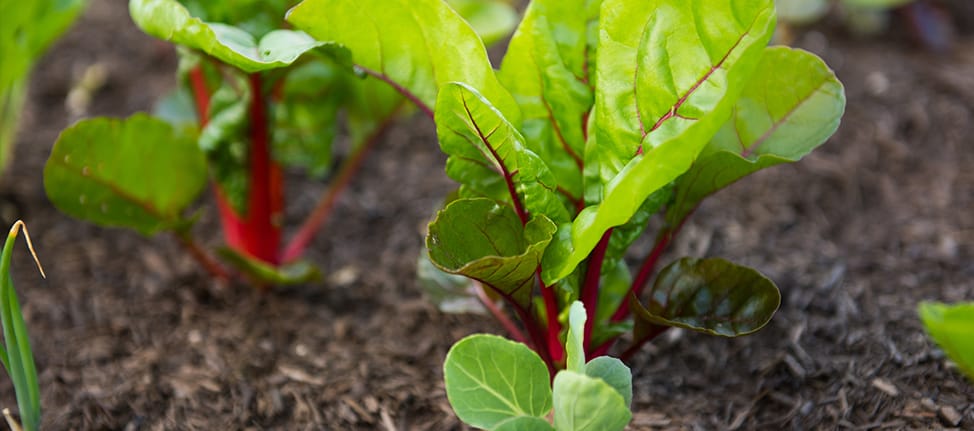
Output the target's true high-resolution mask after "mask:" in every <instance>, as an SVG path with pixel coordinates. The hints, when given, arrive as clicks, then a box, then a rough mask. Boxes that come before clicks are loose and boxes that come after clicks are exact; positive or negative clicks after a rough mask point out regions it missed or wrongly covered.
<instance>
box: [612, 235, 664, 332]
mask: <svg viewBox="0 0 974 431" xmlns="http://www.w3.org/2000/svg"><path fill="white" fill-rule="evenodd" d="M673 233H674V232H673V231H671V230H670V229H664V230H663V231H661V232H660V233H659V235H658V236H657V237H656V244H654V245H653V249H652V250H650V252H649V255H647V256H646V259H644V260H643V264H642V265H641V266H640V267H639V272H638V273H637V274H636V278H635V279H634V280H633V282H632V287H631V288H630V289H629V291H630V292H632V294H633V295H635V297H636V298H639V297H640V296H642V293H643V290H644V289H645V288H646V284H647V283H648V282H649V277H650V276H652V275H653V270H654V269H655V268H656V263H657V262H659V258H660V256H662V255H663V251H665V250H666V247H667V246H668V245H669V244H670V240H672V239H673ZM633 295H626V299H624V300H623V301H622V303H621V304H619V308H617V309H616V311H615V313H612V319H611V321H612V322H621V321H623V320H625V318H626V317H629V300H630V298H632V296H633Z"/></svg>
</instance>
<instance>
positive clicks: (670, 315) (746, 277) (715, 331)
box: [630, 258, 781, 340]
mask: <svg viewBox="0 0 974 431" xmlns="http://www.w3.org/2000/svg"><path fill="white" fill-rule="evenodd" d="M630 303H631V304H632V307H633V315H634V318H635V327H634V333H635V339H636V340H642V339H645V338H646V337H647V336H648V335H649V334H653V333H656V332H659V330H660V328H662V327H667V326H676V327H680V328H686V329H690V330H693V331H697V332H704V333H708V334H711V335H720V336H724V337H737V336H741V335H747V334H750V333H753V332H755V331H757V330H759V329H761V328H762V327H763V326H764V325H765V324H767V323H768V321H770V320H771V317H772V316H774V313H775V311H776V310H777V309H778V305H779V304H780V303H781V295H780V294H779V292H778V288H777V287H776V286H775V285H774V283H773V282H771V280H769V279H768V278H767V277H765V276H763V275H761V273H759V272H757V271H755V270H753V269H751V268H748V267H745V266H740V265H736V264H733V263H731V262H728V261H726V260H723V259H696V258H683V259H680V260H677V261H676V262H673V263H672V264H670V265H669V266H667V267H666V268H664V269H663V270H662V271H661V272H660V274H659V276H658V277H657V279H656V282H655V284H654V285H653V288H652V289H651V290H650V295H649V302H648V303H646V305H643V304H641V303H640V302H639V300H638V299H636V298H634V300H633V301H631V302H630Z"/></svg>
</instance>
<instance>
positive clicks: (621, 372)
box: [585, 356, 632, 408]
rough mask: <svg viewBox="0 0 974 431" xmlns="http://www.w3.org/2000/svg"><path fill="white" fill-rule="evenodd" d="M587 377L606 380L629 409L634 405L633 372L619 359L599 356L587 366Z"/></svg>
mask: <svg viewBox="0 0 974 431" xmlns="http://www.w3.org/2000/svg"><path fill="white" fill-rule="evenodd" d="M585 375H586V376H589V377H596V378H599V379H602V380H604V381H605V382H606V383H608V384H609V386H612V388H613V389H615V390H616V392H618V393H619V395H622V399H624V400H625V401H626V407H627V408H628V407H629V406H630V405H631V404H632V371H631V370H629V367H627V366H626V364H623V363H622V361H620V360H619V359H618V358H613V357H611V356H599V357H598V358H595V359H592V360H591V361H589V362H588V363H587V364H585Z"/></svg>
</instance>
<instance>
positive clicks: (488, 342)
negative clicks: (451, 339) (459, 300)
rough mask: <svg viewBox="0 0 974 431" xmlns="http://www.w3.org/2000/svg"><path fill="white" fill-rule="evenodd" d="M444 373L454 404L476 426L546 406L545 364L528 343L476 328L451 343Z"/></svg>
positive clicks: (544, 410) (537, 412) (541, 412)
mask: <svg viewBox="0 0 974 431" xmlns="http://www.w3.org/2000/svg"><path fill="white" fill-rule="evenodd" d="M443 377H444V380H445V381H446V395H447V398H448V399H449V400H450V405H451V406H453V410H454V411H455V412H456V414H457V416H458V417H459V418H460V419H461V420H462V421H464V422H466V423H468V424H470V425H472V426H475V427H479V428H484V429H493V428H494V427H496V426H500V425H502V424H503V423H504V422H505V421H509V420H511V419H513V418H517V417H521V416H529V417H544V416H545V415H546V414H548V412H549V411H550V410H551V403H552V401H551V387H550V386H549V385H550V380H549V379H550V377H549V374H548V367H547V366H545V363H544V362H543V361H542V360H541V358H540V357H539V356H538V355H537V354H536V353H534V352H533V351H532V350H531V349H530V348H528V346H525V345H523V344H520V343H515V342H513V341H509V340H506V339H504V338H501V337H497V336H494V335H485V334H477V335H471V336H469V337H467V338H464V339H462V340H460V341H459V342H457V343H456V344H454V345H453V347H452V348H450V352H449V353H447V355H446V362H445V364H444V365H443ZM525 421H526V422H528V423H530V422H534V421H530V420H525ZM507 426H509V427H510V426H513V425H507ZM531 426H536V425H531ZM507 429H511V428H507Z"/></svg>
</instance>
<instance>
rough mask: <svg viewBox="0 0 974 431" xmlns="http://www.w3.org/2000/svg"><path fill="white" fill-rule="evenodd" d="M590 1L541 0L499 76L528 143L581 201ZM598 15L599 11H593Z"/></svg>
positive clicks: (516, 37)
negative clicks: (520, 116) (515, 105)
mask: <svg viewBox="0 0 974 431" xmlns="http://www.w3.org/2000/svg"><path fill="white" fill-rule="evenodd" d="M590 2H591V0H537V1H533V2H531V3H530V4H529V5H528V9H527V11H525V13H524V20H523V21H521V25H520V26H519V27H518V30H517V32H516V33H515V34H514V37H513V38H512V39H511V44H510V46H509V47H508V49H507V54H506V55H505V56H504V62H503V64H502V65H501V70H500V72H499V78H500V80H501V82H503V83H504V86H505V87H506V88H507V89H508V90H510V92H511V94H513V95H514V97H515V99H517V102H518V104H519V105H520V106H521V113H522V114H523V116H524V120H523V123H522V125H521V131H522V132H523V133H524V135H525V137H526V138H527V145H528V148H530V149H531V151H534V152H535V153H537V154H538V155H540V156H541V157H542V159H544V160H545V162H546V163H547V164H548V166H549V167H550V168H551V170H552V172H553V173H554V175H555V177H556V178H557V179H558V185H559V186H561V187H562V188H563V189H564V191H565V192H567V194H568V195H570V197H571V198H572V199H573V200H576V201H578V200H581V199H582V163H583V162H582V154H583V152H584V149H585V133H584V127H585V124H584V122H585V119H586V117H587V115H588V112H589V110H591V109H592V103H593V102H594V98H593V95H592V90H591V88H590V83H589V81H588V74H587V70H586V69H587V66H588V65H587V64H586V60H587V58H586V54H587V51H588V46H587V41H588V37H587V32H588V30H589V26H588V23H589V21H593V20H597V17H592V16H587V14H585V13H579V11H582V10H585V9H586V4H587V3H590ZM592 9H593V10H594V11H595V12H596V13H597V11H598V8H592Z"/></svg>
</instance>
